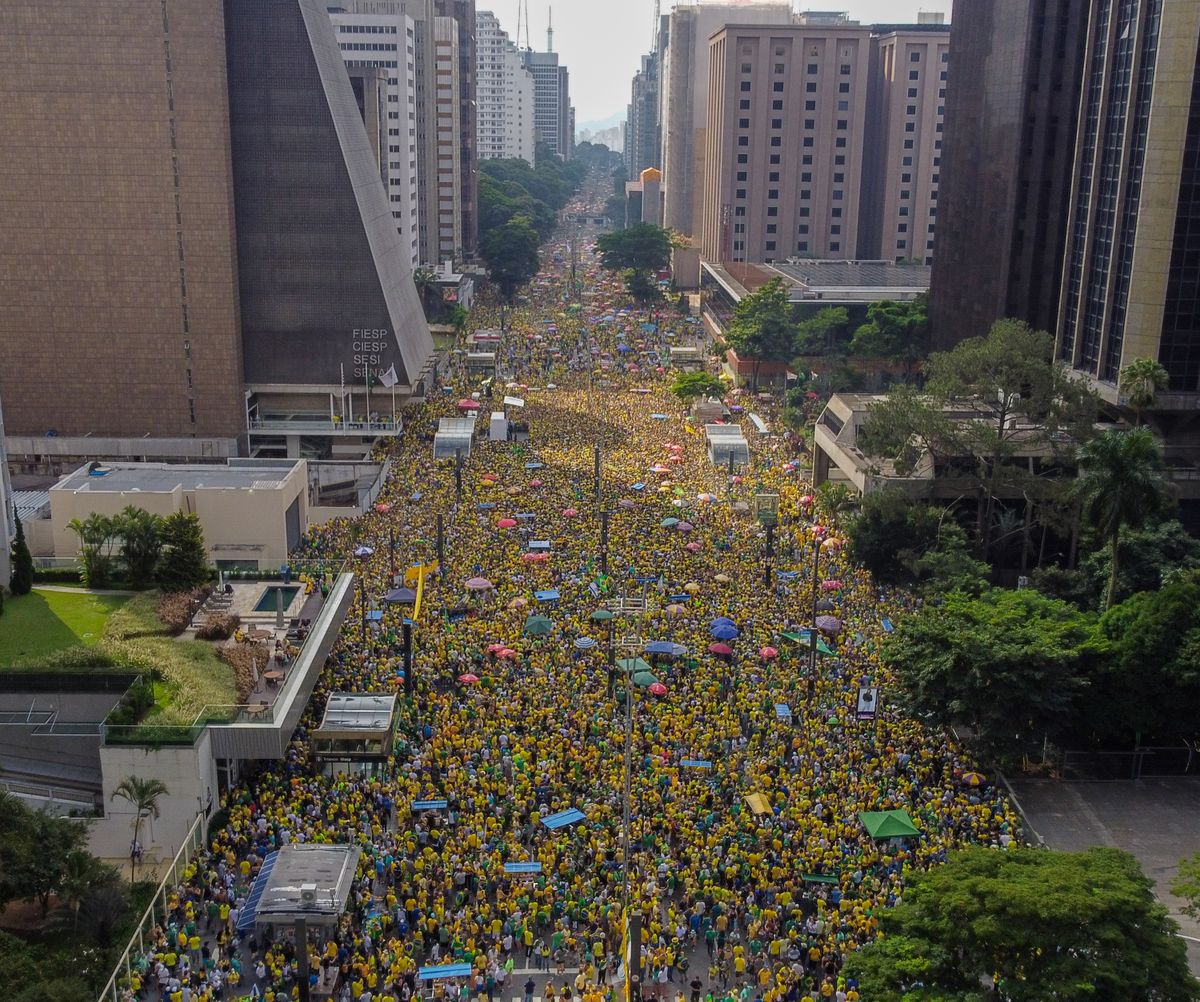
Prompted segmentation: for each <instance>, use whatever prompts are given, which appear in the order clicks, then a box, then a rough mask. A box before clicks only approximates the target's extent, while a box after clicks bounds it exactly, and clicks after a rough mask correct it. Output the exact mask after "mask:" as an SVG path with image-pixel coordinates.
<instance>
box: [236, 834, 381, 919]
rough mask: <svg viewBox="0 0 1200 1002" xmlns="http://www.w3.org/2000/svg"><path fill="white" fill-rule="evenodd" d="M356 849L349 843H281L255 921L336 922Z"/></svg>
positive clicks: (346, 895)
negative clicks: (327, 920)
mask: <svg viewBox="0 0 1200 1002" xmlns="http://www.w3.org/2000/svg"><path fill="white" fill-rule="evenodd" d="M360 852H361V850H360V849H359V848H358V847H357V846H352V845H285V846H283V847H282V848H281V849H280V850H279V852H278V854H277V856H276V858H275V865H274V866H273V867H272V869H271V875H270V878H269V880H268V881H267V886H266V888H265V889H264V890H263V892H262V897H261V898H260V899H259V901H258V908H257V911H256V917H257V920H258V922H259V923H264V924H265V923H268V922H286V921H290V920H295V919H298V918H309V919H317V920H320V919H323V918H325V919H329V920H332V921H336V919H337V917H338V916H339V915H341V914H342V912H343V911H344V910H345V908H346V901H347V899H348V898H349V896H350V885H351V884H352V883H353V881H354V871H355V869H356V868H357V866H358V857H359V853H360Z"/></svg>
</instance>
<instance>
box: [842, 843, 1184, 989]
mask: <svg viewBox="0 0 1200 1002" xmlns="http://www.w3.org/2000/svg"><path fill="white" fill-rule="evenodd" d="M907 879H908V886H907V887H906V889H905V893H904V899H903V901H902V902H901V903H900V904H899V905H898V906H897V907H896V908H893V909H890V910H888V911H884V912H882V913H881V914H880V916H879V922H880V928H881V930H882V933H883V935H882V936H881V937H880V938H879V939H878V940H876V941H875V942H874V943H872V944H871V945H870V946H867V947H866V948H865V949H863V950H862V951H860V952H859V953H857V954H852V955H851V956H850V958H849V960H848V961H847V965H846V973H847V975H848V976H850V977H853V978H855V979H857V981H858V982H859V987H860V990H861V993H862V997H863V998H864V999H869V1000H870V1002H951V1000H953V1002H986V1000H1000V1002H1046V1000H1048V999H1054V1000H1056V1002H1096V1000H1098V999H1117V998H1131V999H1132V998H1136V999H1138V1000H1141V1002H1194V1000H1195V999H1197V998H1200V984H1198V983H1197V982H1196V980H1195V978H1193V977H1192V975H1191V973H1190V972H1189V971H1188V962H1187V951H1186V947H1185V944H1184V942H1183V940H1181V939H1179V937H1178V936H1176V935H1175V933H1176V931H1177V927H1176V925H1175V923H1174V922H1173V921H1172V920H1171V919H1170V918H1169V917H1168V916H1167V912H1166V909H1165V908H1164V907H1163V906H1162V905H1161V904H1159V903H1158V901H1157V900H1156V899H1155V897H1154V893H1153V890H1152V885H1151V883H1150V881H1149V880H1148V879H1147V878H1146V876H1145V875H1144V874H1143V873H1142V871H1141V868H1140V867H1139V866H1138V863H1137V861H1136V860H1135V859H1134V858H1133V857H1132V856H1130V855H1129V854H1128V853H1126V852H1122V851H1121V850H1119V849H1108V848H1097V849H1089V850H1088V851H1086V852H1080V853H1066V852H1049V851H1047V850H1044V849H1017V848H1009V849H1008V850H1006V851H998V850H996V849H988V848H983V847H979V846H977V847H973V848H970V849H964V850H962V851H960V852H957V853H954V854H952V855H951V856H950V858H949V860H948V861H947V862H946V864H945V865H944V866H937V867H933V868H932V869H930V870H927V871H925V872H923V873H920V872H918V873H912V874H911V875H910V876H908V878H907ZM993 977H994V978H995V982H994V988H993Z"/></svg>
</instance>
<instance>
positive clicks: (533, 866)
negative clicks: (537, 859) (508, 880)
mask: <svg viewBox="0 0 1200 1002" xmlns="http://www.w3.org/2000/svg"><path fill="white" fill-rule="evenodd" d="M504 872H505V873H541V872H542V864H541V863H505V864H504Z"/></svg>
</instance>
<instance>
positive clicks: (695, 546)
mask: <svg viewBox="0 0 1200 1002" xmlns="http://www.w3.org/2000/svg"><path fill="white" fill-rule="evenodd" d="M684 549H685V550H687V551H688V552H689V553H699V552H700V544H699V543H688V544H687V546H685V547H684Z"/></svg>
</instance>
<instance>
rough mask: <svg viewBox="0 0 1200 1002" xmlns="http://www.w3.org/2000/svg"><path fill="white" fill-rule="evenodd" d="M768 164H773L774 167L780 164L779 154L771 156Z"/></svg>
mask: <svg viewBox="0 0 1200 1002" xmlns="http://www.w3.org/2000/svg"><path fill="white" fill-rule="evenodd" d="M767 163H769V164H772V165H774V164H777V163H779V154H778V153H772V154H771V155H770V157H769V158H768V159H767Z"/></svg>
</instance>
